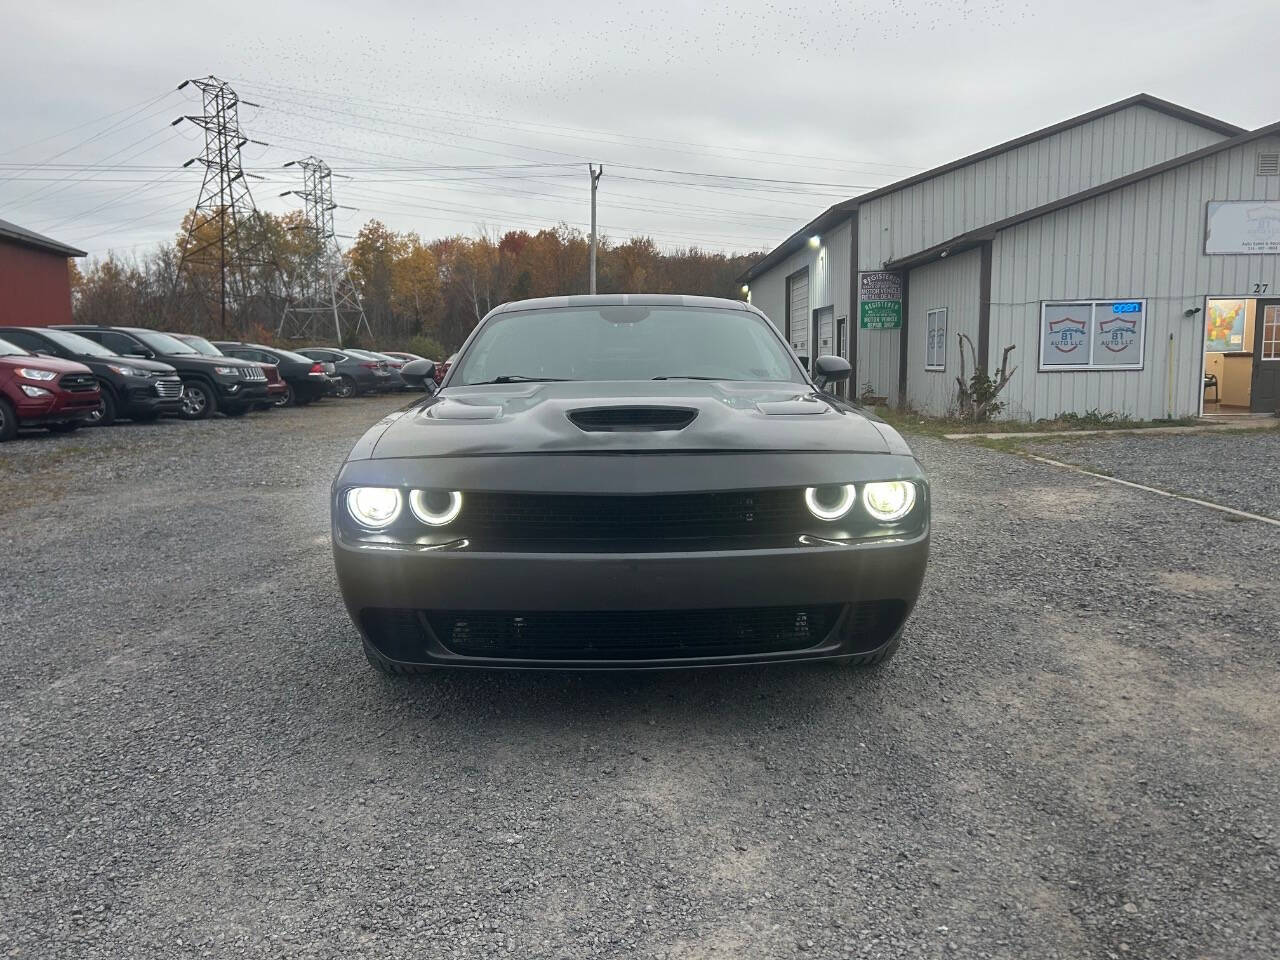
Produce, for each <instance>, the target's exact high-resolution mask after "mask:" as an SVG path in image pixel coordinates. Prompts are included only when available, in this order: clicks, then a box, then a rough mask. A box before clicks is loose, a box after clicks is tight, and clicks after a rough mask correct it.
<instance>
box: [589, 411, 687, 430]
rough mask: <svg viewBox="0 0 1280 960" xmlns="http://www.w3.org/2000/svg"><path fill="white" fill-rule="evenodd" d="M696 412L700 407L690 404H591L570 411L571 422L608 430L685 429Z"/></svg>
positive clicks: (590, 428) (590, 427) (592, 428)
mask: <svg viewBox="0 0 1280 960" xmlns="http://www.w3.org/2000/svg"><path fill="white" fill-rule="evenodd" d="M697 415H698V411H697V410H691V409H689V408H688V407H591V408H588V409H585V410H571V411H570V412H569V414H568V416H569V422H570V423H572V424H573V425H574V426H575V427H577V428H578V429H579V430H586V431H588V432H606V433H618V432H623V431H636V430H683V429H684V428H685V427H687V426H688V425H689V424H691V423H693V418H694V417H696V416H697Z"/></svg>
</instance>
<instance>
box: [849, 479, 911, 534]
mask: <svg viewBox="0 0 1280 960" xmlns="http://www.w3.org/2000/svg"><path fill="white" fill-rule="evenodd" d="M862 505H863V506H864V507H866V508H867V513H869V514H871V516H872V517H873V518H875V519H876V520H879V521H880V522H881V523H892V522H893V521H895V520H901V519H902V518H903V517H905V516H906V515H907V514H908V513H910V512H911V508H912V507H914V506H915V505H916V485H915V484H914V483H911V482H909V481H907V480H885V481H882V482H878V483H868V484H867V485H866V486H864V487H863V488H862Z"/></svg>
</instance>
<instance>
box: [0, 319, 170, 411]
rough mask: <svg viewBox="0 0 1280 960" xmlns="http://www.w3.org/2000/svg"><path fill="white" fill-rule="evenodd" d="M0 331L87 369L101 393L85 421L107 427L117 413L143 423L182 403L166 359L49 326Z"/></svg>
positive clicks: (11, 339)
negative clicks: (129, 353) (121, 353)
mask: <svg viewBox="0 0 1280 960" xmlns="http://www.w3.org/2000/svg"><path fill="white" fill-rule="evenodd" d="M0 336H3V337H4V338H5V339H6V340H8V341H9V342H10V343H16V344H17V345H18V346H20V347H22V348H23V349H24V350H28V351H30V352H31V353H35V354H41V355H44V356H49V357H60V358H61V359H63V360H74V361H75V362H76V363H83V364H84V365H85V366H86V367H88V368H89V369H90V370H92V371H93V375H94V376H95V377H97V378H98V386H99V387H101V390H102V398H101V400H100V401H99V404H98V409H97V410H95V411H94V412H93V414H92V415H91V416H90V417H89V419H88V422H89V423H90V424H93V425H97V426H103V427H105V426H109V425H110V424H112V423H115V421H116V418H117V417H125V418H127V419H129V420H140V421H144V422H149V421H151V420H155V419H156V418H157V417H159V416H160V415H161V414H166V413H167V414H173V413H177V412H178V411H179V409H180V408H181V406H182V380H181V378H179V376H178V374H177V371H175V370H174V369H173V367H171V366H169V364H167V363H159V362H157V361H155V360H140V359H137V358H135V357H129V358H125V357H118V356H116V355H115V354H114V353H112V352H111V351H110V350H108V349H107V348H106V347H104V346H102V344H100V343H95V342H94V341H92V340H90V339H88V338H87V337H82V336H80V335H79V334H76V333H69V332H68V331H66V330H55V329H52V328H49V327H5V328H3V330H0Z"/></svg>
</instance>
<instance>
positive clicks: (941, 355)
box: [924, 307, 947, 370]
mask: <svg viewBox="0 0 1280 960" xmlns="http://www.w3.org/2000/svg"><path fill="white" fill-rule="evenodd" d="M924 326H925V335H924V336H925V340H924V368H925V369H926V370H945V369H947V308H946V307H942V308H940V309H938V310H930V311H929V312H928V314H927V315H926V316H925V322H924Z"/></svg>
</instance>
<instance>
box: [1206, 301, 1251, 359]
mask: <svg viewBox="0 0 1280 960" xmlns="http://www.w3.org/2000/svg"><path fill="white" fill-rule="evenodd" d="M1244 319H1245V304H1244V301H1243V300H1210V301H1209V316H1208V317H1207V318H1206V319H1205V324H1204V348H1205V350H1207V351H1209V352H1210V353H1236V352H1238V351H1241V350H1243V349H1244Z"/></svg>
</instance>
